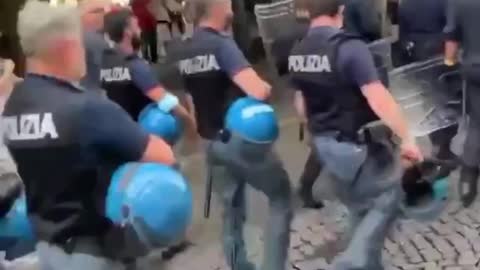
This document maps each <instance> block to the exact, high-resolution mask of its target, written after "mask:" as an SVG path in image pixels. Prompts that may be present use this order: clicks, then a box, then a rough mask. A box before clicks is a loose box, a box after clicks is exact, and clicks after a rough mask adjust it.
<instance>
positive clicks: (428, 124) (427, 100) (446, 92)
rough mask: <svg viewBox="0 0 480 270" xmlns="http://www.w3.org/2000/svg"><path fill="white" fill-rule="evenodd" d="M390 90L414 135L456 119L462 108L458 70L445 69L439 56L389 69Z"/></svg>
mask: <svg viewBox="0 0 480 270" xmlns="http://www.w3.org/2000/svg"><path fill="white" fill-rule="evenodd" d="M389 77H390V91H391V92H392V95H393V96H394V98H395V99H396V100H397V102H398V103H399V104H400V106H401V107H402V108H403V110H404V111H405V113H406V114H407V118H408V120H409V122H410V127H411V128H412V130H413V133H414V135H415V136H417V137H421V136H425V135H428V134H431V133H432V132H434V131H437V130H440V129H443V128H446V127H449V126H452V125H455V124H457V123H458V121H459V119H460V116H461V111H462V87H463V80H462V76H461V73H460V70H459V69H458V68H457V69H456V70H446V69H445V66H444V64H443V60H442V59H441V58H435V59H432V60H428V61H425V62H418V63H413V64H410V65H406V66H403V67H399V68H396V69H394V70H392V71H391V72H390V74H389Z"/></svg>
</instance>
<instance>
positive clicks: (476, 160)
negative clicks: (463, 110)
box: [463, 80, 480, 167]
mask: <svg viewBox="0 0 480 270" xmlns="http://www.w3.org/2000/svg"><path fill="white" fill-rule="evenodd" d="M479 104H480V83H478V82H474V81H471V80H467V110H468V116H469V118H470V119H469V124H468V133H467V139H466V141H465V147H464V150H463V162H464V164H465V165H466V166H468V167H478V166H479V165H480V140H479V138H480V108H479Z"/></svg>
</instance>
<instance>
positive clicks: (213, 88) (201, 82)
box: [170, 28, 250, 140]
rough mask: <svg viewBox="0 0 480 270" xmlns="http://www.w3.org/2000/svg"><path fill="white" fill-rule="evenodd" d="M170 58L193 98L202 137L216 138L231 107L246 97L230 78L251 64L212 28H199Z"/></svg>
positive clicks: (223, 36)
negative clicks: (233, 102)
mask: <svg viewBox="0 0 480 270" xmlns="http://www.w3.org/2000/svg"><path fill="white" fill-rule="evenodd" d="M170 57H171V58H172V59H175V60H173V61H172V62H175V63H177V65H178V69H179V72H180V74H181V76H182V78H183V81H184V85H185V88H186V91H187V92H188V94H189V95H191V96H192V98H193V103H194V105H195V110H196V120H197V124H198V132H199V134H200V136H201V137H202V138H204V139H207V140H212V139H214V138H215V137H216V135H217V134H218V132H219V131H220V130H221V129H222V128H223V124H224V117H225V113H226V110H227V108H228V107H229V105H230V104H231V103H232V101H233V100H235V99H236V98H238V97H241V96H243V95H244V94H243V93H242V91H241V90H240V89H239V88H238V87H237V86H236V85H235V84H234V83H233V82H232V80H231V77H232V76H234V75H235V73H236V72H238V71H241V70H242V69H244V68H248V67H250V64H249V63H248V62H247V60H246V59H245V57H244V56H243V54H242V52H241V51H240V50H239V49H238V48H237V46H236V45H235V42H234V41H233V40H232V39H231V38H230V37H229V36H226V35H224V34H223V33H219V32H217V31H215V30H213V29H211V28H200V29H197V30H196V32H195V33H194V35H193V37H192V38H191V39H186V40H184V42H182V43H180V44H179V46H178V48H175V49H173V50H172V51H171V56H170Z"/></svg>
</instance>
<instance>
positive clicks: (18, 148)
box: [2, 74, 148, 260]
mask: <svg viewBox="0 0 480 270" xmlns="http://www.w3.org/2000/svg"><path fill="white" fill-rule="evenodd" d="M38 95H41V96H42V98H38ZM3 115H4V117H3V120H2V121H3V125H4V126H5V136H6V143H7V146H8V149H9V150H10V152H11V153H12V156H13V158H14V160H15V162H16V163H17V166H18V172H19V174H20V175H21V177H22V179H23V181H24V183H25V187H26V196H27V207H28V214H29V216H30V218H31V222H32V226H33V228H34V231H35V232H36V237H37V239H38V240H39V241H40V243H42V242H43V243H48V245H53V246H56V247H58V248H61V249H62V250H63V251H64V252H65V253H67V254H75V253H77V252H80V253H85V254H89V252H92V254H91V255H92V256H96V257H107V258H111V259H118V260H123V259H126V258H130V256H133V257H135V256H136V255H135V254H141V255H144V252H145V249H143V248H142V245H140V243H139V242H138V241H137V240H138V239H137V238H136V236H135V234H133V233H132V234H130V232H132V229H131V228H128V227H125V228H120V227H118V226H116V225H114V224H112V223H111V222H110V221H109V220H108V219H107V218H106V217H105V216H104V208H105V204H104V199H105V194H106V189H107V187H108V185H109V182H110V174H109V172H111V171H110V170H111V169H112V168H115V167H117V166H119V165H121V164H124V163H125V162H129V161H136V160H139V159H140V158H141V157H142V155H143V152H144V151H145V148H146V146H147V143H148V134H146V133H145V132H143V131H142V130H141V129H140V128H139V127H138V126H137V124H136V123H135V122H134V121H133V120H131V119H130V117H129V116H128V115H127V114H126V113H125V112H124V111H123V110H122V109H121V108H120V107H119V106H118V105H116V104H114V103H113V102H111V101H109V100H108V99H105V98H101V96H100V95H99V94H98V93H97V92H95V91H88V90H85V89H83V88H81V87H79V86H77V85H73V84H71V83H69V82H66V81H62V80H60V79H56V78H53V77H47V76H43V75H36V74H27V75H26V77H25V79H24V81H23V82H21V83H20V84H18V85H16V87H15V89H14V91H13V92H12V95H11V96H10V98H9V100H8V102H7V103H6V105H5V110H4V113H3ZM87 239H91V240H87ZM87 242H88V243H89V244H88V248H86V247H85V245H86V243H87ZM127 244H128V245H127ZM137 244H138V245H137ZM128 247H133V249H132V250H133V251H135V252H134V253H130V252H132V250H130V249H129V248H128ZM79 249H80V250H79ZM127 250H128V252H127ZM137 252H138V253H137ZM52 260H53V259H52Z"/></svg>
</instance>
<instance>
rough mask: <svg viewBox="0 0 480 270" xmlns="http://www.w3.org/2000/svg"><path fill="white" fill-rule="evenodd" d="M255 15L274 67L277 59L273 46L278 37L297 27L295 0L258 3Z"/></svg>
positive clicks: (270, 62) (267, 53)
mask: <svg viewBox="0 0 480 270" xmlns="http://www.w3.org/2000/svg"><path fill="white" fill-rule="evenodd" d="M255 17H256V19H257V24H258V31H259V34H260V37H261V38H262V42H263V46H264V48H265V53H266V56H267V61H268V62H269V64H270V66H271V67H272V68H273V67H274V63H275V60H274V59H273V56H272V52H271V46H272V43H273V42H274V41H275V40H276V39H278V38H279V37H282V36H283V35H284V34H283V33H285V32H289V30H292V31H293V29H294V28H295V27H296V24H297V22H296V19H295V2H294V1H293V0H284V1H279V2H273V3H270V4H257V5H255Z"/></svg>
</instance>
